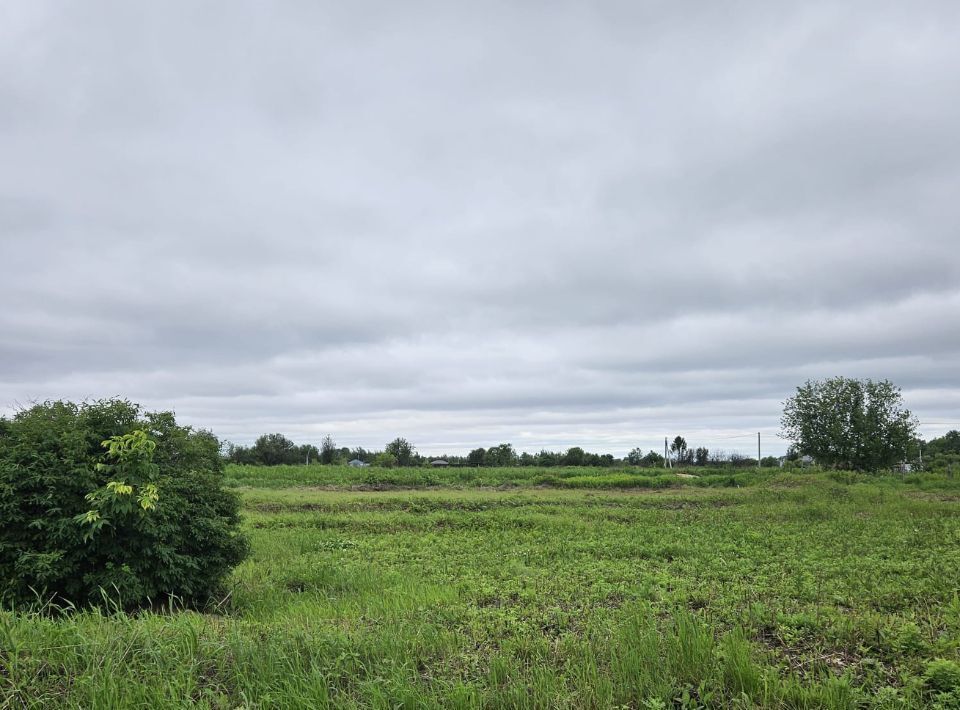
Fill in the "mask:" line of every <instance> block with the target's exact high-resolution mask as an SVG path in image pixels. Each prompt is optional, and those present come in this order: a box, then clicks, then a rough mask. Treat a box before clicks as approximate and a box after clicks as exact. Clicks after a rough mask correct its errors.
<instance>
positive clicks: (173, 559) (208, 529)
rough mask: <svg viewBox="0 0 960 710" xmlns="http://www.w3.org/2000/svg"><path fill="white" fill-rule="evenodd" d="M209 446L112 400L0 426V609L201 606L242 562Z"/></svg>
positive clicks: (52, 408)
mask: <svg viewBox="0 0 960 710" xmlns="http://www.w3.org/2000/svg"><path fill="white" fill-rule="evenodd" d="M222 484H223V459H222V457H221V455H220V444H219V442H218V441H217V439H216V437H214V436H213V435H212V434H210V433H209V432H205V431H195V430H193V429H191V428H190V427H183V426H179V425H178V424H177V423H176V421H175V419H174V416H173V414H171V413H169V412H159V413H144V412H143V411H142V410H141V409H140V407H139V406H137V405H135V404H132V403H130V402H126V401H122V400H104V401H100V402H93V403H86V404H81V405H77V404H73V403H71V402H46V403H43V404H38V405H36V406H34V407H31V408H30V409H26V410H23V411H21V412H18V413H17V414H16V415H15V416H14V417H13V419H12V420H6V419H3V418H0V519H2V520H3V524H2V525H0V604H2V603H7V602H9V603H13V604H18V605H19V604H22V605H29V604H31V603H33V602H36V601H37V598H38V595H39V596H40V597H42V598H43V599H44V600H50V599H52V600H53V601H55V602H56V603H58V604H64V603H72V604H75V605H78V606H82V605H88V604H102V603H105V597H104V595H106V597H108V598H110V600H111V601H112V602H115V603H118V604H119V605H121V606H122V607H124V608H132V607H137V606H143V605H147V604H150V603H151V602H154V603H162V602H163V601H164V600H165V599H167V598H169V597H173V596H175V597H177V598H178V599H180V600H182V601H184V602H187V603H197V604H200V603H202V602H204V601H205V600H206V599H208V598H209V597H210V596H211V595H212V594H214V593H215V592H216V591H217V589H218V587H219V586H220V585H221V583H222V581H223V580H224V579H225V577H226V576H227V574H229V572H230V570H231V569H232V568H233V567H234V566H235V565H237V564H238V563H239V562H240V561H242V560H243V558H244V557H245V556H246V554H247V550H248V544H247V541H246V539H245V538H244V537H243V536H242V535H241V533H240V515H239V510H240V500H239V498H238V497H237V496H236V494H234V493H232V492H230V491H228V490H225V489H224V488H223V485H222Z"/></svg>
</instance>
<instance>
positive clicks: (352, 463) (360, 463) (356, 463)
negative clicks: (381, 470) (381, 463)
mask: <svg viewBox="0 0 960 710" xmlns="http://www.w3.org/2000/svg"><path fill="white" fill-rule="evenodd" d="M369 465H370V464H368V463H367V462H365V461H361V460H360V459H353V460H352V461H348V462H347V466H352V467H353V468H363V467H364V466H369Z"/></svg>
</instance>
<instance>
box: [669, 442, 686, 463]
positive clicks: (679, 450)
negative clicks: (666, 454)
mask: <svg viewBox="0 0 960 710" xmlns="http://www.w3.org/2000/svg"><path fill="white" fill-rule="evenodd" d="M670 452H671V453H672V454H674V456H675V457H676V460H677V463H684V461H685V460H686V458H687V440H686V439H684V438H683V437H682V436H678V437H677V438H675V439H674V440H673V441H672V442H670Z"/></svg>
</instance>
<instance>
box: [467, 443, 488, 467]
mask: <svg viewBox="0 0 960 710" xmlns="http://www.w3.org/2000/svg"><path fill="white" fill-rule="evenodd" d="M486 456H487V451H486V449H484V448H483V447H482V446H481V447H480V448H479V449H474V450H473V451H471V452H470V453H469V454H467V463H468V464H470V465H471V466H483V463H484V460H485V459H486Z"/></svg>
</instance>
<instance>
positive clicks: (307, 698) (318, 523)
mask: <svg viewBox="0 0 960 710" xmlns="http://www.w3.org/2000/svg"><path fill="white" fill-rule="evenodd" d="M296 469H297V467H291V468H290V469H288V470H282V469H277V470H273V469H258V470H255V471H250V470H247V469H241V468H240V467H236V468H232V469H231V471H230V478H231V482H232V484H233V485H236V486H242V487H241V488H239V490H240V491H241V494H242V496H243V498H244V501H245V510H246V528H247V529H248V531H249V533H250V535H251V538H252V541H253V549H254V553H253V556H252V558H251V559H250V560H249V561H247V562H246V563H244V564H243V565H242V566H241V567H240V568H238V570H237V571H236V573H235V574H234V576H233V578H232V580H231V584H230V590H229V593H228V594H226V595H225V596H224V598H223V599H222V600H221V601H220V603H219V605H217V606H214V607H211V608H210V609H208V610H206V611H205V612H204V613H199V612H194V611H172V612H170V611H168V612H154V613H143V614H140V615H135V616H127V615H123V614H113V615H111V614H106V613H101V612H83V613H76V614H70V615H68V616H67V617H60V618H57V617H51V616H50V615H42V614H14V613H12V612H0V703H2V704H3V705H4V706H6V707H45V708H46V707H83V708H110V707H142V708H157V707H179V706H184V705H187V704H191V703H192V704H193V705H195V706H197V707H213V708H238V707H240V708H275V707H279V708H287V707H290V708H294V707H301V708H314V707H320V708H322V707H337V708H340V707H345V708H350V707H374V708H398V707H400V708H421V707H436V708H461V707H462V708H487V707H489V708H554V707H555V708H624V707H626V708H668V707H685V708H698V707H757V706H759V707H809V708H819V707H828V708H832V707H836V708H854V707H881V708H897V707H910V708H912V707H942V708H948V707H954V708H955V707H960V665H958V662H960V597H958V594H960V486H958V485H957V482H955V481H953V480H947V479H945V478H939V477H936V476H926V477H911V478H909V479H907V480H898V479H894V478H887V479H883V480H880V481H872V480H871V479H867V478H866V477H862V476H854V475H850V474H843V475H833V476H830V475H828V474H795V475H785V474H780V473H776V472H761V473H756V472H754V473H745V474H739V475H740V476H744V478H743V479H741V480H740V481H739V482H740V484H741V487H731V484H729V483H724V482H723V481H722V476H723V475H724V474H716V475H717V476H718V477H720V478H718V479H717V482H716V487H711V486H708V485H707V482H706V481H705V480H703V479H677V478H676V477H673V478H671V479H670V480H669V481H667V480H663V481H662V482H658V481H660V478H661V476H662V472H655V473H654V472H648V473H625V472H609V471H608V472H604V471H599V472H597V471H596V470H592V471H588V470H582V471H577V470H570V471H567V470H564V471H558V470H556V469H553V470H541V471H539V472H536V471H535V472H532V473H529V472H527V471H521V472H517V471H516V470H514V469H503V470H499V471H498V470H491V469H481V470H479V472H477V471H476V470H472V469H456V470H449V471H444V472H436V471H422V472H409V471H400V472H397V471H377V470H369V469H364V470H361V471H351V470H346V471H343V470H339V469H331V470H328V471H323V469H322V468H321V467H312V468H310V469H308V468H306V467H300V469H299V470H296ZM544 471H547V473H544ZM466 472H472V473H474V474H476V475H477V476H478V477H482V478H481V479H468V478H458V477H459V476H461V475H464V474H465V473H466ZM271 475H276V479H275V480H271V479H270V476H271ZM521 475H522V476H523V479H522V480H521V479H518V478H517V476H521ZM543 475H551V476H553V479H552V480H548V481H543V480H542V479H541V478H539V477H541V476H543ZM325 476H326V477H325ZM364 476H366V477H367V478H362V477H364ZM416 476H421V477H422V479H421V480H414V478H415V477H416ZM591 476H593V477H595V478H596V480H597V481H599V483H598V486H597V487H596V488H593V489H591V488H583V486H584V485H585V484H584V483H582V482H581V480H582V479H583V478H589V477H591ZM611 476H619V477H623V476H633V477H634V479H635V480H636V481H639V483H637V484H636V485H635V486H629V485H627V483H629V481H627V482H624V481H623V479H618V480H620V481H621V482H620V483H619V484H616V485H614V484H611V483H610V482H609V481H610V479H609V477H611ZM351 477H353V478H351ZM408 477H413V478H408ZM430 477H432V478H430ZM428 478H430V480H427V479H428ZM705 478H710V477H709V476H708V477H705ZM571 480H573V481H575V483H574V484H572V485H570V481H571ZM644 481H654V484H653V485H654V487H655V489H654V490H647V489H645V488H642V486H647V485H651V484H649V483H645V482H644ZM691 483H693V484H694V485H691ZM251 484H254V485H256V486H257V487H249V486H250V485H251ZM304 484H310V485H313V486H315V488H306V487H286V488H284V487H282V486H284V485H286V486H290V485H299V486H303V485H304ZM668 484H669V487H667V486H668ZM736 484H737V480H735V481H734V485H736ZM402 485H413V486H418V487H420V488H418V489H417V490H402V489H398V490H383V491H376V490H373V491H371V490H327V489H326V488H333V487H341V488H351V487H374V488H376V487H391V486H402ZM425 486H433V487H432V488H422V487H425ZM454 486H458V487H454ZM486 486H500V487H503V488H502V489H501V488H492V487H486ZM507 486H518V487H514V488H507ZM545 486H554V487H545ZM564 486H569V488H564ZM602 486H609V488H608V489H600V487H602ZM675 486H680V487H675ZM316 487H324V488H325V489H322V490H321V489H319V488H316ZM573 488H576V490H573ZM620 488H623V489H624V490H619V489H620Z"/></svg>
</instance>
